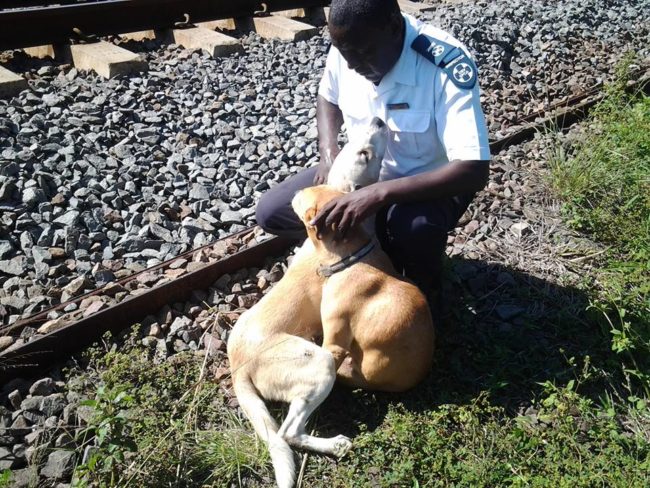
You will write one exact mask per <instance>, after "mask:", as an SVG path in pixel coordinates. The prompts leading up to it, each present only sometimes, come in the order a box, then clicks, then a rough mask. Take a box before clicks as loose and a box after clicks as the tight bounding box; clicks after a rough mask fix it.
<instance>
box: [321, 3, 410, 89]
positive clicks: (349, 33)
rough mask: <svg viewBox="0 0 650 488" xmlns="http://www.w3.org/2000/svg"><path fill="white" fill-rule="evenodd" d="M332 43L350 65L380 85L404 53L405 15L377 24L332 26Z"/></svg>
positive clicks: (330, 27)
mask: <svg viewBox="0 0 650 488" xmlns="http://www.w3.org/2000/svg"><path fill="white" fill-rule="evenodd" d="M329 30H330V37H331V38H332V45H333V46H334V47H335V48H336V49H338V50H339V52H340V53H341V55H342V56H343V58H344V59H345V60H346V61H347V63H348V67H349V68H350V69H351V70H354V71H356V72H357V73H359V74H360V75H361V76H363V77H364V78H366V79H367V80H369V81H371V82H373V83H375V84H378V83H379V82H380V81H381V79H382V78H383V77H384V76H385V75H386V73H388V72H389V71H390V70H391V68H392V67H393V66H394V65H395V63H396V62H397V60H398V59H399V56H400V54H401V52H402V42H403V40H402V17H401V16H399V18H394V19H393V21H391V22H390V24H389V25H387V26H385V27H382V28H380V27H377V26H372V25H366V26H361V27H350V28H348V27H339V26H335V25H330V26H329Z"/></svg>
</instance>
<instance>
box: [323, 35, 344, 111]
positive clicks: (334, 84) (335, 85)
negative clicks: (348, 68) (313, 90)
mask: <svg viewBox="0 0 650 488" xmlns="http://www.w3.org/2000/svg"><path fill="white" fill-rule="evenodd" d="M339 58H340V55H339V54H338V51H337V50H336V49H335V48H334V47H332V48H331V49H330V50H329V53H328V54H327V60H326V62H325V71H324V72H323V77H322V78H321V80H320V84H319V85H318V94H319V95H320V96H322V97H323V98H324V99H325V100H327V101H328V102H330V103H333V104H334V105H338V104H339V63H340V59H339Z"/></svg>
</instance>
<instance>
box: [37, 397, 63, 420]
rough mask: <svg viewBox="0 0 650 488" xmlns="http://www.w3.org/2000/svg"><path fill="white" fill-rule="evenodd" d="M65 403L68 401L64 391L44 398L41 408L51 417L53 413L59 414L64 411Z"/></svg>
mask: <svg viewBox="0 0 650 488" xmlns="http://www.w3.org/2000/svg"><path fill="white" fill-rule="evenodd" d="M65 405H66V401H65V397H64V395H63V393H55V394H53V395H48V396H46V397H44V398H43V400H42V401H41V405H40V410H41V412H43V413H44V414H45V415H47V416H48V417H51V416H53V415H59V414H60V413H61V412H63V408H64V407H65Z"/></svg>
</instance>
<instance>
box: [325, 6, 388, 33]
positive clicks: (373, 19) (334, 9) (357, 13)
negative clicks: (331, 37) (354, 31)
mask: <svg viewBox="0 0 650 488" xmlns="http://www.w3.org/2000/svg"><path fill="white" fill-rule="evenodd" d="M399 13H400V8H399V5H398V4H397V0H332V4H331V6H330V13H329V23H330V24H332V25H335V26H337V27H346V28H350V27H353V26H355V27H356V26H358V25H360V24H361V25H373V26H382V25H387V24H388V23H389V22H390V21H391V19H392V18H393V17H394V16H395V15H396V14H399Z"/></svg>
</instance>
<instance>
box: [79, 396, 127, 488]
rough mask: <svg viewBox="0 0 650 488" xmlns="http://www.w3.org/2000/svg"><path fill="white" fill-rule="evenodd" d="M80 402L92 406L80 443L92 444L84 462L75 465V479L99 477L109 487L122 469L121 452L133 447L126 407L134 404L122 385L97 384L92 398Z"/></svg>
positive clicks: (122, 455)
mask: <svg viewBox="0 0 650 488" xmlns="http://www.w3.org/2000/svg"><path fill="white" fill-rule="evenodd" d="M80 405H82V406H87V407H92V408H93V410H94V412H95V414H94V416H93V418H92V420H91V421H90V423H89V425H88V426H87V427H86V428H85V429H84V430H83V431H82V432H81V434H80V436H81V439H80V440H81V442H80V444H81V445H82V446H89V445H90V446H93V447H92V454H90V456H89V457H88V459H87V460H86V462H85V463H84V464H82V465H80V466H77V468H76V470H75V478H78V480H79V482H80V483H83V481H84V480H86V479H88V478H90V477H91V476H99V477H102V478H107V479H108V480H109V483H110V485H111V486H112V485H114V484H115V481H116V479H117V477H118V475H119V473H120V471H121V470H122V465H123V463H124V462H125V453H126V452H135V451H136V450H137V446H136V444H135V442H134V440H133V438H132V436H131V432H130V427H129V409H130V408H131V407H132V406H133V405H134V398H133V397H132V396H131V395H129V394H128V392H127V391H126V389H125V388H123V387H122V388H115V389H107V388H106V387H105V386H100V387H99V388H98V389H97V393H96V395H95V399H93V400H85V401H82V402H81V404H80Z"/></svg>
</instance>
